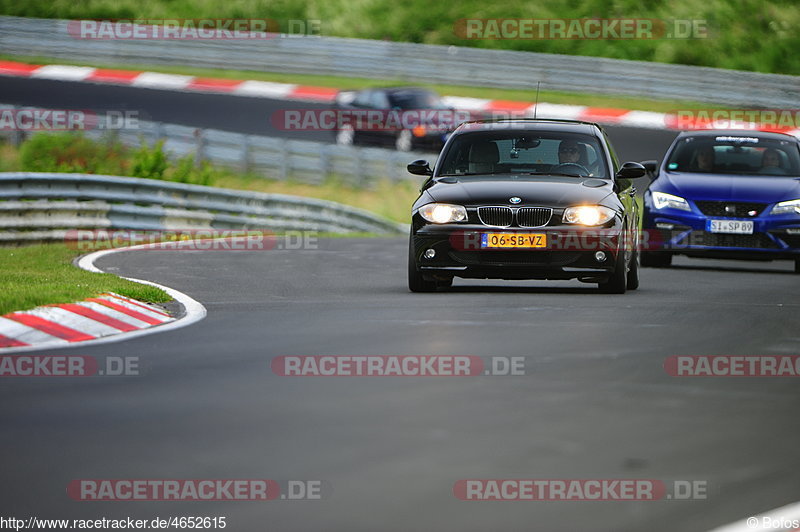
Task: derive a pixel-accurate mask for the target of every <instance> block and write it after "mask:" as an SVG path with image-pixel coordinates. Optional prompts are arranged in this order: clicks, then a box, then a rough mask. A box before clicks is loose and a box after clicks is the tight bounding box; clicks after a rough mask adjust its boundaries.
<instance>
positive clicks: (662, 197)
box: [653, 192, 692, 211]
mask: <svg viewBox="0 0 800 532" xmlns="http://www.w3.org/2000/svg"><path fill="white" fill-rule="evenodd" d="M653 206H655V208H656V209H665V208H667V207H669V208H670V209H678V210H681V211H691V210H692V208H691V207H689V202H687V201H686V200H685V199H683V198H681V197H680V196H673V195H672V194H667V193H665V192H653Z"/></svg>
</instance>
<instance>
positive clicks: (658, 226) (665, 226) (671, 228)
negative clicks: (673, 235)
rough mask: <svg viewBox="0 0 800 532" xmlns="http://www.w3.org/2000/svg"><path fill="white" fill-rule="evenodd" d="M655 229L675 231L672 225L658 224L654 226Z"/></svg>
mask: <svg viewBox="0 0 800 532" xmlns="http://www.w3.org/2000/svg"><path fill="white" fill-rule="evenodd" d="M656 227H657V228H658V229H667V230H668V231H672V230H673V229H675V226H674V225H673V224H663V223H659V224H656Z"/></svg>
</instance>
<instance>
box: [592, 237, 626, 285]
mask: <svg viewBox="0 0 800 532" xmlns="http://www.w3.org/2000/svg"><path fill="white" fill-rule="evenodd" d="M597 287H598V288H599V289H600V291H601V292H603V293H604V294H624V293H625V290H626V289H627V288H628V268H627V265H626V264H625V248H624V246H623V247H622V249H621V250H620V252H619V253H617V260H616V261H615V264H614V273H612V274H611V277H609V279H608V281H606V282H604V283H598V285H597Z"/></svg>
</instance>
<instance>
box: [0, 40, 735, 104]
mask: <svg viewBox="0 0 800 532" xmlns="http://www.w3.org/2000/svg"><path fill="white" fill-rule="evenodd" d="M0 59H2V60H8V61H20V62H25V63H32V64H37V65H52V64H59V65H63V64H65V63H67V64H70V65H75V66H92V67H98V68H110V69H122V70H144V71H148V72H161V73H164V74H182V75H187V76H197V77H210V78H225V79H241V80H257V81H273V82H278V83H296V84H300V85H313V86H318V87H333V88H336V89H341V90H354V89H363V88H367V87H387V86H408V85H413V86H415V87H427V88H429V89H432V90H434V91H436V92H438V93H439V94H442V95H446V96H465V97H469V98H488V99H492V100H510V101H521V102H534V101H536V87H535V86H534V87H532V88H531V89H530V90H512V89H496V88H489V87H465V86H461V85H440V84H434V83H410V82H408V81H399V80H376V79H369V78H355V77H337V76H322V75H313V74H286V73H277V72H259V71H252V70H218V69H213V68H195V67H183V66H167V65H134V64H111V63H107V64H96V63H85V62H84V63H82V62H80V61H67V60H64V59H55V58H50V57H29V56H13V55H4V54H0ZM539 101H541V102H547V103H554V104H568V105H588V106H591V107H610V108H618V109H632V110H637V111H653V112H660V113H667V112H674V111H676V110H678V109H716V108H721V107H722V106H720V105H716V106H715V105H712V104H708V103H700V102H689V101H681V100H655V99H647V98H633V97H628V96H613V95H604V94H584V93H573V92H560V91H548V90H542V91H541V92H540V93H539Z"/></svg>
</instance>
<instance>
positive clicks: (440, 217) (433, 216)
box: [419, 203, 467, 224]
mask: <svg viewBox="0 0 800 532" xmlns="http://www.w3.org/2000/svg"><path fill="white" fill-rule="evenodd" d="M419 215H420V216H422V217H423V218H424V219H425V220H427V221H429V222H432V223H435V224H448V223H452V222H463V221H464V220H466V219H467V209H465V208H464V207H462V206H461V205H450V204H448V203H428V204H427V205H423V206H422V207H420V208H419Z"/></svg>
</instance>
